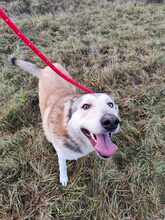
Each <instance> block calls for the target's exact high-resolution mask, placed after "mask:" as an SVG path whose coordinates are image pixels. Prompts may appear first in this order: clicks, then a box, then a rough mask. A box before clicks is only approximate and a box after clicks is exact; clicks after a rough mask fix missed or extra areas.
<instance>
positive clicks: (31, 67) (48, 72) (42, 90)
mask: <svg viewBox="0 0 165 220" xmlns="http://www.w3.org/2000/svg"><path fill="white" fill-rule="evenodd" d="M10 62H11V63H12V64H13V65H16V66H19V67H20V68H21V69H23V70H24V71H26V72H29V73H31V74H32V75H34V76H36V77H37V78H38V79H39V100H40V110H41V115H42V117H43V115H44V112H45V109H46V108H47V107H48V106H51V105H53V104H54V103H55V101H57V99H63V98H64V97H65V96H67V95H71V94H73V95H74V94H75V93H76V89H75V87H74V86H72V85H71V84H70V83H68V82H66V81H65V80H64V79H62V78H61V77H60V76H59V75H57V74H56V73H55V72H54V71H53V70H52V69H51V68H50V67H48V66H47V67H45V68H43V69H41V68H39V67H37V66H36V65H35V64H32V63H30V62H27V61H24V60H19V59H17V58H16V57H11V58H10ZM54 66H55V67H57V68H58V69H60V70H61V71H62V72H63V73H64V74H65V75H67V76H69V77H71V76H70V74H69V73H68V72H67V71H66V70H65V69H64V68H63V67H62V66H61V65H60V64H59V63H54Z"/></svg>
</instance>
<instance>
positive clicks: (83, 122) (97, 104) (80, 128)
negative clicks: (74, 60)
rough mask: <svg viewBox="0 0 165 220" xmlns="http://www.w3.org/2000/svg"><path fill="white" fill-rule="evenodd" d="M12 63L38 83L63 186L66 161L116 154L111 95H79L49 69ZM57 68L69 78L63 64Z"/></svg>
mask: <svg viewBox="0 0 165 220" xmlns="http://www.w3.org/2000/svg"><path fill="white" fill-rule="evenodd" d="M10 61H11V63H12V64H13V65H16V66H19V67H20V68H21V69H23V70H24V71H26V72H29V73H31V74H32V75H34V76H36V77H38V79H39V105H40V111H41V116H42V123H43V129H44V132H45V135H46V137H47V139H48V141H49V142H51V143H52V144H53V147H54V148H55V150H56V152H57V155H58V163H59V171H60V183H61V184H62V185H63V186H66V185H67V182H68V175H67V164H66V161H67V160H77V159H78V158H80V157H83V156H85V155H87V154H89V153H90V152H92V151H95V152H96V154H97V155H98V156H99V157H101V158H111V157H112V156H113V155H114V154H115V152H116V151H117V146H116V145H115V144H114V143H113V142H112V140H111V135H112V134H114V133H117V132H118V131H119V129H120V117H119V111H118V106H117V105H116V104H115V102H114V100H113V98H112V97H111V96H110V95H109V94H106V93H94V94H78V93H76V89H75V87H74V86H73V85H71V84H69V83H68V82H66V81H65V80H64V79H62V78H61V77H60V76H58V75H57V74H55V73H54V71H53V70H52V69H51V68H49V67H45V68H44V69H41V68H39V67H37V66H36V65H35V64H32V63H30V62H26V61H24V60H19V59H17V58H16V57H12V58H10ZM54 65H55V66H56V67H57V68H59V69H60V70H62V71H63V72H64V73H65V74H66V75H67V76H70V75H69V73H68V72H67V71H66V70H65V69H64V68H63V67H62V66H61V65H60V64H58V63H54ZM70 77H71V76H70Z"/></svg>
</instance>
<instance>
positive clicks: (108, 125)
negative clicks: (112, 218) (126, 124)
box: [101, 114, 119, 132]
mask: <svg viewBox="0 0 165 220" xmlns="http://www.w3.org/2000/svg"><path fill="white" fill-rule="evenodd" d="M118 124H119V119H118V118H117V117H116V116H115V115H112V114H106V115H104V116H103V117H102V118H101V125H102V126H103V128H105V129H106V130H107V131H110V132H113V131H114V130H115V129H116V128H117V126H118Z"/></svg>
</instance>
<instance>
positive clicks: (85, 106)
mask: <svg viewBox="0 0 165 220" xmlns="http://www.w3.org/2000/svg"><path fill="white" fill-rule="evenodd" d="M90 107H91V105H90V104H84V105H83V106H82V108H83V109H84V110H87V109H89V108H90Z"/></svg>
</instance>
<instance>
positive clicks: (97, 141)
mask: <svg viewBox="0 0 165 220" xmlns="http://www.w3.org/2000/svg"><path fill="white" fill-rule="evenodd" d="M81 131H82V133H83V134H84V135H85V136H86V137H87V138H88V139H89V140H90V142H91V144H92V146H93V147H94V149H95V150H96V152H97V153H98V154H99V156H101V157H103V158H109V157H111V156H113V155H114V154H115V153H116V151H117V149H118V148H117V146H116V145H115V144H114V143H113V142H112V140H111V134H109V133H103V134H93V133H91V132H90V131H89V130H87V129H85V128H81Z"/></svg>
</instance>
